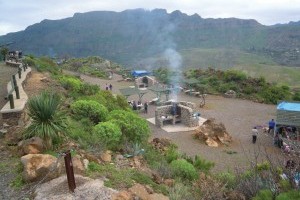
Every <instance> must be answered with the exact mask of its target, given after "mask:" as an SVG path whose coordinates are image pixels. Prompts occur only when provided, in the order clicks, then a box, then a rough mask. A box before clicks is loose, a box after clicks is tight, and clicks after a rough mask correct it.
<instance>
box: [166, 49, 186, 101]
mask: <svg viewBox="0 0 300 200" xmlns="http://www.w3.org/2000/svg"><path fill="white" fill-rule="evenodd" d="M164 56H165V58H166V60H167V61H168V66H169V69H170V71H171V72H172V73H174V72H175V73H176V74H175V75H174V76H172V77H171V82H170V84H171V85H172V86H173V87H174V88H178V87H179V82H180V80H181V79H182V72H181V66H182V57H181V55H180V54H179V53H178V52H177V51H176V50H175V49H172V48H168V49H166V50H165V52H164ZM173 91H174V92H173V93H172V95H171V98H172V99H173V100H174V101H176V102H177V93H176V89H175V90H173Z"/></svg>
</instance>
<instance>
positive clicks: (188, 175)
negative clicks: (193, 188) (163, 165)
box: [170, 159, 198, 180]
mask: <svg viewBox="0 0 300 200" xmlns="http://www.w3.org/2000/svg"><path fill="white" fill-rule="evenodd" d="M170 166H171V169H172V172H173V174H174V175H175V176H177V177H181V178H183V179H188V180H195V179H197V178H198V173H197V171H196V169H195V168H194V166H193V165H192V164H191V163H189V162H187V161H186V160H185V159H179V160H174V161H172V162H171V165H170Z"/></svg>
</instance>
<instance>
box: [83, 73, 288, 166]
mask: <svg viewBox="0 0 300 200" xmlns="http://www.w3.org/2000/svg"><path fill="white" fill-rule="evenodd" d="M81 78H82V79H83V80H85V81H86V82H89V83H92V84H97V85H100V87H101V89H104V88H105V84H106V83H107V84H112V85H113V91H112V92H113V93H117V94H120V92H119V90H118V89H119V88H124V87H128V86H129V85H134V84H133V82H124V81H122V82H120V81H118V80H121V79H122V78H121V77H120V76H118V75H114V77H113V79H112V80H101V79H98V78H92V77H89V76H85V75H82V76H81ZM153 98H155V94H153V93H152V92H149V93H147V94H145V95H144V97H143V101H149V100H151V99H153ZM162 98H164V97H163V96H162ZM128 100H136V101H137V100H138V96H137V95H133V96H130V97H129V98H128ZM178 100H182V101H190V102H194V103H196V105H197V106H198V105H199V103H200V102H199V98H197V97H194V96H190V95H186V94H184V93H181V94H179V95H178ZM148 109H149V112H148V114H143V113H141V116H142V117H144V118H151V117H154V112H155V106H154V105H150V106H149V108H148ZM197 111H199V112H200V113H201V117H204V118H207V119H208V118H215V119H216V122H217V123H223V124H224V125H225V127H226V130H227V132H229V134H230V135H231V136H232V137H233V142H232V144H231V145H230V146H229V147H218V148H213V147H208V146H207V145H205V144H204V143H203V142H201V141H198V140H195V139H194V138H193V133H194V131H190V132H176V133H167V132H166V131H164V130H162V129H160V128H157V127H156V126H154V125H153V124H150V123H149V124H150V127H151V130H152V138H154V137H164V138H170V139H171V140H172V141H173V142H174V143H175V144H177V145H178V148H179V150H180V151H181V152H182V153H186V154H187V155H189V156H195V155H200V156H201V157H203V158H205V159H207V160H210V161H213V162H215V164H216V165H215V167H214V169H213V170H215V171H222V170H231V171H232V170H234V168H235V167H244V166H247V165H248V164H249V163H250V161H253V159H254V154H256V152H258V153H259V161H262V160H264V159H265V158H266V157H265V156H266V153H267V154H268V155H269V156H271V157H273V158H274V159H279V158H281V157H282V156H281V151H280V149H278V148H276V147H274V146H273V144H272V137H271V135H268V134H266V133H263V132H262V131H260V134H259V135H258V140H257V143H256V144H252V141H251V140H252V135H251V129H252V127H253V126H255V125H267V122H268V121H269V120H270V119H272V118H275V115H276V106H275V105H266V104H261V103H255V102H252V101H248V100H242V99H230V98H224V97H221V96H214V95H208V97H207V99H206V105H205V107H204V108H200V107H199V106H198V109H197ZM228 151H231V152H236V153H233V154H229V153H227V152H228Z"/></svg>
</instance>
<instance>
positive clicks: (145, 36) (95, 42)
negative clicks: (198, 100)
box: [0, 9, 300, 66]
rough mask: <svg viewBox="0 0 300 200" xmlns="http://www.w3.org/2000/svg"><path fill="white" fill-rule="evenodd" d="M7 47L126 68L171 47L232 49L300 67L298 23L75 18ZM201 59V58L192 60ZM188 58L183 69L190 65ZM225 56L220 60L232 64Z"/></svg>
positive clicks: (104, 14) (131, 14) (33, 30)
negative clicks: (99, 58)
mask: <svg viewBox="0 0 300 200" xmlns="http://www.w3.org/2000/svg"><path fill="white" fill-rule="evenodd" d="M7 42H15V43H14V44H13V45H11V46H10V47H11V48H15V49H22V50H23V51H24V52H26V54H29V53H32V54H35V55H50V56H60V55H65V54H68V55H71V56H76V57H84V56H90V55H100V56H102V57H105V58H108V59H111V60H114V61H116V62H119V63H121V64H124V65H132V64H137V63H141V60H142V61H143V62H146V60H147V58H149V57H152V58H153V57H154V60H155V61H157V60H158V59H159V58H160V57H161V55H162V54H163V52H164V51H165V50H166V49H168V48H173V49H176V50H177V51H179V52H180V51H185V50H193V49H196V50H197V49H198V50H199V49H216V50H218V49H228V50H231V51H238V52H240V51H241V52H247V53H251V54H259V55H263V56H265V57H266V58H268V59H270V60H272V61H274V62H276V63H277V64H283V65H290V66H300V54H299V46H300V25H299V22H298V23H289V24H284V25H275V26H264V25H261V24H259V23H258V22H257V21H255V20H243V19H236V18H227V19H204V18H201V17H200V16H199V15H197V14H194V15H191V16H189V15H187V14H184V13H182V12H180V11H174V12H172V13H167V11H166V10H164V9H154V10H152V11H148V10H143V9H134V10H125V11H123V12H112V11H94V12H88V13H76V14H74V16H73V17H70V18H65V19H61V20H43V21H41V22H40V23H37V24H34V25H31V26H29V27H27V28H26V29H25V30H24V31H19V32H16V33H9V34H7V35H4V36H1V37H0V43H1V44H2V43H7ZM191 54H192V53H191ZM199 56H202V54H196V55H195V56H194V57H199ZM185 57H187V56H184V57H183V65H185V64H186V63H190V62H188V60H187V59H186V58H185ZM223 57H225V61H224V58H223ZM223 57H222V58H221V59H219V58H216V59H217V60H218V59H219V60H220V61H222V62H226V59H227V60H228V59H231V58H226V57H227V56H226V55H224V56H223ZM222 59H223V60H222ZM143 62H142V64H144V63H143ZM151 62H152V63H155V64H156V65H159V63H158V62H153V61H151ZM164 64H165V63H161V65H164ZM210 64H211V61H210V62H208V65H210ZM230 64H232V63H230ZM233 64H234V63H233Z"/></svg>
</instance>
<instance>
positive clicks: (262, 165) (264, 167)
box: [256, 161, 271, 171]
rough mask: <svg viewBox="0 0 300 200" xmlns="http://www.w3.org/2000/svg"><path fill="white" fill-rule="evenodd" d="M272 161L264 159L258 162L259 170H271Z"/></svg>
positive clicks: (257, 167)
mask: <svg viewBox="0 0 300 200" xmlns="http://www.w3.org/2000/svg"><path fill="white" fill-rule="evenodd" d="M270 167H271V166H270V163H269V162H268V161H264V162H262V163H258V164H257V165H256V169H257V171H264V170H269V169H270Z"/></svg>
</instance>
